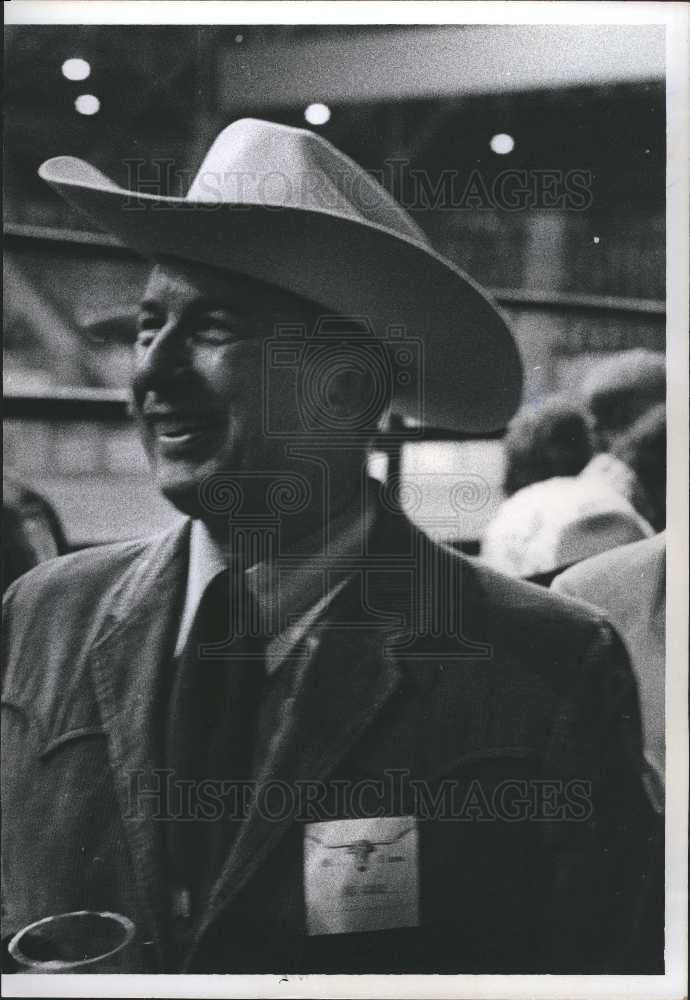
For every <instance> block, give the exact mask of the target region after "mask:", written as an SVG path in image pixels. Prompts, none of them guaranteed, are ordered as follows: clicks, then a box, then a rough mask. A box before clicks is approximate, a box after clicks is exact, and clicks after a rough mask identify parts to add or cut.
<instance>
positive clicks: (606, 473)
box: [481, 350, 666, 585]
mask: <svg viewBox="0 0 690 1000" xmlns="http://www.w3.org/2000/svg"><path fill="white" fill-rule="evenodd" d="M665 392H666V373H665V362H664V356H663V355H662V354H658V353H657V352H652V351H647V350H635V351H625V352H623V353H621V354H617V355H614V356H613V357H611V358H608V359H607V360H605V361H603V362H601V363H600V364H598V365H597V366H596V367H595V368H594V369H593V371H592V372H591V373H590V374H589V375H588V376H587V378H586V379H585V381H584V383H583V387H582V398H583V400H584V402H585V405H586V407H587V415H588V420H589V422H590V426H591V429H592V435H593V440H594V446H595V449H596V454H594V455H593V457H592V458H591V459H590V460H589V461H588V462H587V464H586V465H585V466H584V468H583V469H582V470H581V471H580V472H579V474H578V475H576V476H555V477H553V478H551V479H546V480H544V481H542V482H538V483H532V484H531V485H530V486H526V487H524V488H523V489H520V490H518V491H517V492H516V493H514V494H513V495H512V496H510V497H509V498H508V499H507V500H506V501H505V502H504V503H503V504H502V505H501V507H500V508H499V510H498V512H497V514H496V516H495V518H494V519H493V520H492V522H491V523H490V524H489V525H488V527H487V529H486V532H485V535H484V539H483V542H482V547H481V557H482V559H484V560H485V561H486V562H487V563H489V565H491V566H492V567H494V568H495V569H499V570H501V571H503V572H506V573H509V574H510V575H513V576H520V577H525V578H528V579H531V580H533V581H534V582H537V583H541V584H546V585H548V584H549V583H550V582H551V581H552V579H553V578H554V576H555V575H556V574H557V573H559V572H561V571H562V570H564V569H565V568H566V567H567V566H571V565H573V564H574V563H576V562H579V561H580V560H582V559H587V558H589V557H590V556H594V555H596V554H597V553H599V552H605V551H607V550H608V549H612V548H615V547H617V546H619V545H627V544H628V543H630V542H635V541H639V540H640V539H643V538H648V537H650V536H651V535H653V534H654V532H655V531H656V530H658V528H659V527H660V526H661V527H663V524H664V506H665V454H666V451H665V416H664V405H663V400H664V398H665ZM660 400H661V402H660ZM602 449H603V450H602Z"/></svg>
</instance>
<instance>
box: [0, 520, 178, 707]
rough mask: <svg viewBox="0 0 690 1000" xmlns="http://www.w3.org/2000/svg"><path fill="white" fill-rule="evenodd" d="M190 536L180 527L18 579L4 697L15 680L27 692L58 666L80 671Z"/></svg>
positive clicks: (7, 617)
mask: <svg viewBox="0 0 690 1000" xmlns="http://www.w3.org/2000/svg"><path fill="white" fill-rule="evenodd" d="M183 537H184V536H183V535H182V533H181V532H180V530H179V528H175V529H174V530H173V531H168V532H165V533H163V534H161V535H155V536H152V537H150V538H145V539H139V540H135V541H128V542H117V543H114V544H111V545H101V546H96V547H94V548H90V549H83V550H81V551H79V552H75V553H71V554H70V555H67V556H60V557H58V558H57V559H51V560H48V561H47V562H43V563H40V564H39V565H38V566H36V567H35V568H34V569H32V570H31V571H30V572H29V573H26V574H25V575H24V576H22V577H20V578H19V579H17V580H15V581H14V583H13V584H12V585H11V586H10V587H9V588H8V590H7V593H6V594H5V596H4V599H3V675H4V676H3V681H4V690H5V691H8V690H9V686H13V685H14V682H15V681H16V682H17V683H18V684H19V687H20V688H21V689H22V690H23V689H24V687H25V686H26V684H28V683H29V681H30V679H31V678H36V677H40V676H42V675H43V674H44V673H45V672H46V671H48V670H49V669H56V664H58V663H60V664H63V663H64V664H68V663H71V664H72V666H73V667H74V665H75V662H76V661H77V660H78V659H79V657H80V655H81V653H82V652H83V650H84V649H86V648H88V646H89V643H90V642H92V641H93V640H94V638H95V636H96V635H98V634H99V632H100V630H101V628H102V627H103V625H104V623H105V622H106V619H107V618H108V616H110V615H112V614H113V613H116V612H117V609H118V608H121V607H123V606H126V605H127V603H128V602H129V603H130V604H131V602H132V600H134V599H136V594H137V593H139V591H140V588H141V585H142V584H143V583H144V582H145V581H146V580H147V579H149V578H150V577H151V576H152V575H155V573H156V570H157V567H159V566H160V565H164V564H166V563H169V561H170V558H171V553H173V552H174V551H176V550H179V545H180V542H181V541H182V539H183ZM49 661H50V668H49V665H48V664H49ZM62 669H63V666H60V670H62ZM70 669H72V668H70ZM15 674H16V677H15Z"/></svg>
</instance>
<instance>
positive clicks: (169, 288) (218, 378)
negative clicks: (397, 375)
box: [133, 261, 318, 516]
mask: <svg viewBox="0 0 690 1000" xmlns="http://www.w3.org/2000/svg"><path fill="white" fill-rule="evenodd" d="M317 311H318V307H316V306H314V307H313V308H312V307H311V306H310V304H309V303H305V302H303V301H302V300H301V299H298V298H296V297H294V296H291V295H289V294H288V293H284V292H281V291H279V290H277V289H272V288H269V287H267V286H263V285H258V284H257V283H255V282H251V281H250V280H248V279H244V278H242V277H240V276H237V275H232V274H227V273H223V272H216V271H215V270H213V269H212V268H208V267H204V266H203V265H200V264H191V263H182V262H179V263H178V262H168V261H165V262H164V263H159V264H158V265H156V267H155V268H154V269H153V271H152V273H151V276H150V278H149V282H148V285H147V288H146V291H145V293H144V296H143V300H142V303H141V307H140V311H139V320H138V336H137V342H136V346H135V354H134V366H135V374H134V379H133V398H134V410H135V415H136V417H137V420H138V423H139V426H140V430H141V434H142V438H143V441H144V446H145V448H146V451H147V453H148V456H149V460H150V462H151V466H152V469H153V471H154V473H155V475H156V479H157V482H158V485H159V487H160V489H161V490H162V492H163V493H164V494H165V495H166V496H167V497H168V499H169V500H170V501H171V502H172V503H174V504H175V506H177V507H178V508H179V509H180V510H182V511H184V512H185V513H187V514H191V515H192V516H195V515H197V514H199V513H200V511H199V509H198V505H199V499H198V492H199V486H200V484H201V483H202V482H203V480H204V479H206V477H208V476H210V475H213V474H214V473H220V472H231V473H233V472H241V473H244V472H280V471H281V470H283V471H284V470H286V469H287V468H289V465H290V463H289V461H288V460H287V458H286V452H285V446H284V444H283V443H282V442H281V441H280V440H277V439H276V438H273V437H271V436H270V435H267V434H266V433H265V432H264V426H263V421H264V407H263V347H264V341H265V339H266V338H267V337H270V336H272V335H273V332H274V330H275V325H276V323H278V322H281V323H286V322H287V323H291V324H302V325H304V326H305V327H309V326H310V325H311V324H313V322H314V318H315V316H316V314H317ZM271 389H272V395H273V399H272V406H275V407H276V408H277V409H278V410H280V409H282V412H284V414H285V417H286V420H287V421H289V422H290V423H291V424H292V425H294V423H295V421H297V420H298V417H297V413H296V409H297V401H296V398H295V392H294V385H293V384H292V382H291V381H290V380H289V379H288V378H287V377H286V379H285V382H284V386H283V387H282V389H281V386H280V385H278V386H276V385H275V384H272V387H271ZM276 392H277V397H276Z"/></svg>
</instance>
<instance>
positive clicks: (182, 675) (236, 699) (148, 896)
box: [3, 120, 650, 973]
mask: <svg viewBox="0 0 690 1000" xmlns="http://www.w3.org/2000/svg"><path fill="white" fill-rule="evenodd" d="M41 175H42V177H43V178H44V179H45V180H47V181H48V182H49V183H51V184H52V185H53V186H54V187H55V188H56V189H57V190H58V191H59V192H60V193H61V194H63V195H64V196H65V197H66V198H67V199H68V200H69V201H71V202H72V203H73V204H74V205H76V206H77V207H78V208H79V209H81V210H82V211H84V212H86V213H87V214H89V215H90V216H91V217H92V218H93V219H95V220H97V221H98V222H99V223H100V224H101V225H102V226H103V227H105V228H106V229H108V230H110V231H111V232H113V233H115V234H116V235H118V236H119V237H120V238H121V239H122V240H123V241H124V242H125V243H127V244H128V245H130V246H131V247H133V248H135V249H136V250H138V251H139V252H140V253H141V254H142V255H144V256H145V257H148V258H150V259H152V260H153V261H154V262H155V263H154V268H153V271H152V273H151V277H150V279H149V283H148V286H147V289H146V292H145V294H144V299H143V302H142V305H141V311H140V316H139V332H138V338H137V344H136V347H135V367H136V373H135V377H134V383H133V406H134V411H135V414H136V417H137V420H138V422H139V425H140V428H141V432H142V437H143V441H144V444H145V447H146V449H147V452H148V455H149V458H150V462H151V467H152V471H153V474H154V475H155V477H156V479H157V482H158V485H159V486H160V488H161V490H162V491H163V492H164V493H165V495H166V496H167V497H168V498H169V499H170V500H171V501H172V502H173V503H174V504H175V505H176V506H177V507H178V508H179V509H180V510H181V511H182V512H184V513H185V514H186V515H188V519H187V520H186V521H185V523H184V524H183V525H182V526H181V527H179V528H175V529H174V530H173V531H171V532H168V533H167V534H165V535H163V536H160V537H156V538H154V539H148V540H145V541H135V542H130V543H126V544H120V545H115V546H107V547H104V548H100V549H93V550H90V551H88V552H82V553H77V554H75V555H71V556H69V557H67V558H64V559H60V560H55V561H53V562H51V563H48V564H46V565H44V566H43V567H40V568H38V569H37V570H35V571H33V572H32V573H31V574H29V575H28V576H26V577H24V578H23V579H22V580H21V581H19V582H18V583H17V584H15V585H14V587H13V588H11V590H10V593H9V596H8V598H7V618H6V630H5V631H6V637H7V644H8V658H7V667H6V678H5V688H4V691H5V693H4V699H5V700H4V704H5V705H6V706H7V720H6V723H5V727H4V728H5V729H6V733H7V749H6V751H5V761H6V764H7V777H6V780H5V813H4V815H5V837H4V852H5V858H4V866H3V867H4V872H5V899H6V924H5V931H4V933H14V932H16V931H18V930H19V929H20V928H21V927H22V926H23V925H26V924H28V923H30V922H31V921H33V920H36V919H38V918H41V917H43V916H45V915H47V914H52V913H58V912H65V911H70V910H79V909H85V908H87V909H99V910H108V911H119V912H121V913H123V914H124V915H125V916H128V917H129V918H131V919H132V920H133V921H134V923H135V925H136V929H137V935H136V939H135V942H134V944H133V945H132V946H130V949H129V951H128V953H127V957H126V960H125V963H126V968H127V969H128V970H129V971H145V970H149V971H177V970H181V971H186V972H240V971H242V972H285V971H288V970H290V971H295V972H318V971H322V972H375V971H378V972H495V973H497V972H504V973H510V972H526V973H529V972H595V971H596V972H613V971H628V969H629V968H631V967H632V964H631V963H632V959H631V957H630V955H631V945H632V946H633V947H634V934H635V928H636V926H637V924H638V921H639V916H640V915H639V912H638V907H637V904H638V900H639V899H640V898H641V886H642V882H643V880H644V874H645V863H646V862H645V851H646V840H645V838H646V835H647V829H648V821H647V817H648V815H649V814H650V809H649V805H648V803H647V800H646V798H645V795H644V791H643V788H642V785H641V781H640V764H641V740H640V724H639V713H638V705H637V695H636V691H635V686H634V682H633V679H632V675H631V672H630V668H629V665H628V662H627V659H626V656H625V653H624V650H623V647H622V645H621V643H620V641H619V639H618V637H617V636H616V634H615V633H614V632H613V631H612V629H611V628H610V627H609V625H608V624H607V623H606V622H605V620H604V619H603V618H601V617H599V616H597V615H596V614H595V613H594V612H591V613H590V612H589V611H587V610H585V609H579V608H577V607H575V606H574V605H573V606H571V605H570V604H568V603H566V602H564V601H562V600H561V599H559V598H557V597H554V596H552V595H550V594H548V593H546V592H542V591H541V590H538V589H537V588H534V587H530V586H527V585H524V584H520V583H518V582H514V581H510V580H508V579H507V578H504V577H502V576H500V575H498V574H494V573H491V572H489V571H487V570H485V569H482V568H481V567H480V566H479V565H476V564H471V563H470V562H468V561H466V560H464V559H463V558H462V557H460V556H459V555H458V554H457V553H455V552H453V551H451V550H449V549H446V548H445V547H443V546H440V545H437V544H435V543H433V542H432V541H431V540H430V538H428V537H426V536H425V535H424V534H422V533H421V532H419V531H418V530H417V529H416V528H414V527H413V526H412V524H411V523H410V522H409V521H408V520H407V519H406V518H405V517H404V516H403V515H402V514H401V513H400V510H399V506H398V504H397V503H396V502H395V501H396V497H395V494H396V490H397V489H398V487H399V485H400V484H398V483H396V482H394V481H389V482H387V483H386V484H385V486H383V487H381V486H379V485H377V484H372V482H371V481H369V480H368V478H367V476H366V457H367V447H368V444H369V442H370V440H371V438H372V435H373V434H374V433H375V432H376V429H377V427H378V426H379V424H380V422H381V420H382V419H383V418H385V415H386V413H388V412H389V411H391V412H393V413H395V414H397V415H398V416H399V417H401V418H402V419H403V420H405V419H406V421H407V424H408V426H409V427H410V428H414V426H417V425H419V424H420V423H421V422H427V423H429V424H432V425H441V426H450V427H453V428H455V429H456V430H458V431H461V432H467V433H474V434H483V433H489V432H492V431H494V430H496V429H497V428H500V427H502V426H503V425H504V424H505V422H506V421H507V419H509V417H510V416H511V415H512V413H513V412H514V410H515V408H516V406H517V404H518V401H519V396H520V365H519V360H518V355H517V352H516V349H515V346H514V344H513V341H512V339H511V337H510V334H509V332H508V329H507V327H506V325H505V322H504V320H503V319H502V317H501V316H500V314H499V313H498V312H497V311H496V310H495V308H494V307H493V306H492V305H491V303H490V302H489V300H488V299H487V298H486V297H485V295H484V294H483V293H482V292H481V290H480V289H479V288H478V287H477V286H476V285H475V284H474V283H473V282H472V281H471V280H470V279H469V278H468V277H467V276H465V275H463V274H461V273H460V272H459V271H457V270H456V269H455V268H454V267H453V266H452V265H451V264H449V263H448V262H447V261H445V260H444V259H443V258H441V257H439V256H438V255H437V254H436V253H435V252H434V251H433V250H432V249H431V248H430V247H429V245H428V244H427V242H426V240H425V239H424V237H423V235H422V234H421V232H420V231H419V230H418V229H417V227H416V226H415V225H414V223H413V222H412V221H411V220H410V218H409V217H408V216H407V214H406V213H405V212H404V211H403V210H402V209H401V208H400V207H399V206H398V205H397V204H396V203H395V202H394V201H392V199H391V198H390V197H389V196H388V195H387V194H386V192H384V191H383V189H381V188H380V187H379V186H378V185H376V184H375V183H374V182H373V181H372V180H371V179H370V178H369V177H368V176H367V175H366V174H365V173H364V171H362V170H361V169H360V168H359V167H357V166H356V164H354V163H352V161H350V160H348V159H347V158H346V157H344V156H342V154H340V153H339V152H338V151H337V150H335V149H333V147H332V146H330V145H329V144H328V143H327V142H325V141H324V140H323V139H321V138H318V137H316V136H315V135H313V134H311V133H309V132H304V131H300V130H297V129H290V128H286V127H283V126H279V125H274V124H271V123H268V122H259V121H253V120H244V121H239V122H236V123H234V124H233V125H230V126H228V127H227V128H226V129H225V130H224V131H223V132H222V133H221V134H220V136H219V137H218V138H217V140H216V141H215V143H214V144H213V146H212V148H211V150H210V151H209V153H208V156H207V157H206V160H205V161H204V164H203V165H202V167H201V169H200V171H199V173H198V175H197V177H196V179H195V181H194V183H193V184H192V187H191V189H190V191H189V194H188V196H187V198H185V199H171V198H163V197H156V196H154V195H151V194H147V195H144V194H141V195H140V194H138V193H136V192H129V191H125V190H122V189H120V188H118V187H117V186H116V185H115V184H113V183H112V182H111V181H110V180H108V178H106V177H104V176H103V175H102V174H101V173H100V172H98V171H96V170H95V169H94V168H93V167H91V166H90V165H88V164H86V163H83V162H82V161H79V160H74V159H72V158H63V157H61V158H58V159H56V160H51V161H48V162H47V163H46V164H44V165H43V166H42V168H41ZM447 368H451V369H452V372H453V378H452V379H447V378H446V369H447ZM406 433H413V431H412V430H410V431H406ZM15 952H16V947H15Z"/></svg>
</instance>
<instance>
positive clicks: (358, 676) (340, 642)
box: [187, 580, 400, 964]
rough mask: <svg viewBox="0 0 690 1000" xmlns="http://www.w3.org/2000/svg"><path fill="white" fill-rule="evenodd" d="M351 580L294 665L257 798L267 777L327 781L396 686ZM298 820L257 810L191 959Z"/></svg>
mask: <svg viewBox="0 0 690 1000" xmlns="http://www.w3.org/2000/svg"><path fill="white" fill-rule="evenodd" d="M358 589H359V588H358V586H357V581H356V580H355V581H352V582H351V584H350V585H348V587H346V588H345V590H344V591H343V592H342V593H341V594H340V595H339V596H338V598H336V601H334V604H333V606H332V609H331V612H330V613H329V615H328V620H327V622H326V623H325V627H324V626H322V627H321V628H320V629H319V634H320V637H319V635H318V634H312V635H311V636H308V637H307V641H306V642H305V643H304V644H303V647H302V650H301V658H302V659H301V662H300V663H298V664H297V665H296V669H297V672H298V677H299V680H298V681H297V689H296V691H295V693H294V698H293V699H291V700H290V701H289V702H288V703H286V705H285V711H284V712H283V713H282V714H281V720H280V727H279V730H278V732H277V733H276V736H275V739H274V740H273V741H272V745H271V749H270V751H269V753H268V756H267V758H266V760H265V761H264V763H263V766H262V768H261V771H260V774H259V776H258V779H257V797H260V795H261V786H262V784H264V783H265V782H267V781H281V782H284V783H286V784H287V785H290V786H292V785H294V783H295V782H298V781H306V780H309V781H325V780H326V779H327V778H328V777H329V775H331V774H332V773H333V771H334V769H335V768H336V767H337V766H338V764H339V763H340V762H341V761H342V760H343V759H344V758H345V757H346V756H347V754H348V753H349V751H350V750H351V749H352V748H353V746H354V745H355V744H356V743H357V741H358V740H359V739H360V738H361V736H362V734H363V733H364V732H365V731H366V730H367V729H368V727H369V726H370V725H371V724H372V722H373V721H374V719H375V718H376V717H377V716H378V715H379V713H380V712H381V710H382V708H383V706H384V705H385V704H386V703H387V702H388V701H389V699H390V698H391V696H392V695H393V693H394V692H395V691H396V690H397V688H398V685H399V682H400V671H399V669H398V666H397V664H396V663H395V661H394V659H393V658H392V657H391V656H390V655H389V654H388V653H387V651H386V649H385V648H384V643H385V639H386V637H387V636H388V635H389V633H387V632H385V631H384V629H382V628H380V627H378V628H377V627H376V626H370V627H369V628H368V629H365V630H360V629H353V628H352V622H351V620H350V621H348V619H350V613H351V608H352V599H353V596H354V595H356V593H357V591H358ZM293 822H294V820H293V818H292V817H291V816H290V815H287V816H286V817H285V818H283V819H280V820H278V821H276V820H275V819H269V818H267V817H266V816H265V815H263V814H262V812H261V811H260V810H259V809H257V808H256V804H254V805H253V806H252V808H251V809H250V813H249V815H248V817H247V820H246V822H245V823H244V824H243V826H242V828H241V831H240V832H239V833H238V836H237V839H236V841H235V843H234V845H233V847H232V850H231V852H230V855H229V856H228V858H227V861H226V863H225V865H224V867H223V870H222V872H221V873H220V876H219V878H218V880H217V882H216V885H215V887H214V891H213V893H212V895H211V900H210V903H209V907H208V909H207V912H206V914H205V917H204V919H203V920H202V921H201V923H200V925H199V929H198V933H197V935H196V938H195V942H194V947H193V949H192V951H191V952H190V954H189V955H188V957H187V962H188V964H189V962H191V959H192V957H193V954H194V952H195V951H196V949H197V947H198V945H199V944H200V942H201V940H202V938H203V936H204V935H205V933H206V931H207V930H208V928H209V927H210V925H211V924H212V923H213V922H214V920H215V919H216V918H217V917H218V916H219V915H220V914H221V912H222V911H223V910H224V909H225V908H226V907H227V906H228V905H229V904H230V903H231V902H232V900H233V899H234V898H235V896H236V895H237V893H238V892H239V891H240V890H241V889H242V888H243V886H244V885H245V884H246V883H247V881H248V880H249V879H250V878H251V876H252V875H253V873H254V872H255V871H256V870H257V868H259V867H260V865H262V864H263V862H264V860H265V858H266V857H267V855H268V854H269V852H270V851H272V850H273V849H274V848H275V847H276V845H277V844H278V842H279V841H280V839H281V838H282V837H283V836H284V835H285V833H286V832H287V830H288V829H289V828H290V826H291V824H292V823H293Z"/></svg>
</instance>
